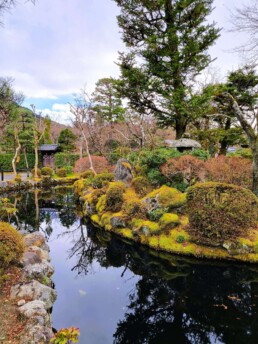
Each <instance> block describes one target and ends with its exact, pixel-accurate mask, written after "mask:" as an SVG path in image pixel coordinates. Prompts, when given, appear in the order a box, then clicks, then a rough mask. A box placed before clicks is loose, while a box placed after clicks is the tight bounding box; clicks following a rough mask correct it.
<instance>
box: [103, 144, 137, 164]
mask: <svg viewBox="0 0 258 344" xmlns="http://www.w3.org/2000/svg"><path fill="white" fill-rule="evenodd" d="M130 152H131V149H130V148H128V147H123V146H119V147H116V148H115V149H114V150H113V151H112V152H111V153H110V155H109V158H108V161H109V162H110V163H111V164H116V163H117V162H118V160H119V159H127V156H128V155H129V154H130Z"/></svg>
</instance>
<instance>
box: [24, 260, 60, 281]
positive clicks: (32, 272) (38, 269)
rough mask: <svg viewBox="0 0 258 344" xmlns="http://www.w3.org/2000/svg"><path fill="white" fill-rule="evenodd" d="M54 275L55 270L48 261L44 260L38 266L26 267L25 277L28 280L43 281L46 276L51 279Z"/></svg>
mask: <svg viewBox="0 0 258 344" xmlns="http://www.w3.org/2000/svg"><path fill="white" fill-rule="evenodd" d="M53 273H54V268H53V266H52V265H51V264H49V262H47V261H46V260H42V262H41V263H38V264H30V265H27V266H25V267H24V275H25V277H26V278H30V279H36V280H39V281H42V280H43V279H44V276H46V277H50V276H52V275H53Z"/></svg>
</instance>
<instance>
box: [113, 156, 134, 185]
mask: <svg viewBox="0 0 258 344" xmlns="http://www.w3.org/2000/svg"><path fill="white" fill-rule="evenodd" d="M132 179H133V166H132V165H131V164H130V162H129V161H128V160H126V159H119V160H118V162H117V165H116V169H115V181H121V182H124V183H125V185H126V186H130V185H131V183H132Z"/></svg>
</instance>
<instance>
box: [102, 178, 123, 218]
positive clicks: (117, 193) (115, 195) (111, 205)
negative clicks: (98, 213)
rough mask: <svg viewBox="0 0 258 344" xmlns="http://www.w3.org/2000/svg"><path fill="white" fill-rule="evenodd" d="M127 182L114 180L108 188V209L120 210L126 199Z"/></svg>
mask: <svg viewBox="0 0 258 344" xmlns="http://www.w3.org/2000/svg"><path fill="white" fill-rule="evenodd" d="M124 192H125V184H124V183H123V182H113V183H110V184H109V187H108V189H107V193H106V196H107V202H106V204H107V209H108V210H110V211H113V212H117V211H120V210H121V208H122V205H123V201H124V196H123V194H124Z"/></svg>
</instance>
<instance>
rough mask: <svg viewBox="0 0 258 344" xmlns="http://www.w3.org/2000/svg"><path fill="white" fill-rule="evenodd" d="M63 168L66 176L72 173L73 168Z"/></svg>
mask: <svg viewBox="0 0 258 344" xmlns="http://www.w3.org/2000/svg"><path fill="white" fill-rule="evenodd" d="M63 168H65V170H66V173H67V174H70V173H73V166H65V167H63Z"/></svg>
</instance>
